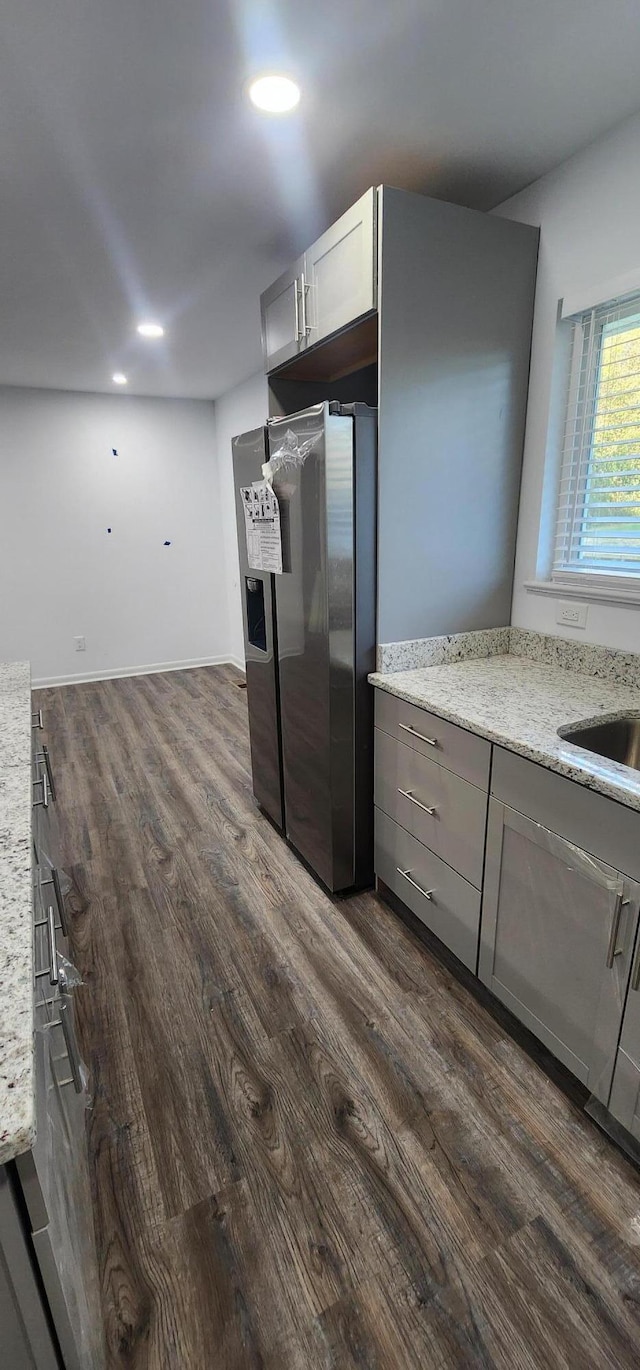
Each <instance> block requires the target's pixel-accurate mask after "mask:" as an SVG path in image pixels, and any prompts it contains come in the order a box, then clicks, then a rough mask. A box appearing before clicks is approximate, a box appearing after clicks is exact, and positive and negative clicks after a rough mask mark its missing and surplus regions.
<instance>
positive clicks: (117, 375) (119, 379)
mask: <svg viewBox="0 0 640 1370" xmlns="http://www.w3.org/2000/svg"><path fill="white" fill-rule="evenodd" d="M111 379H112V381H113V383H114V385H126V384H127V378H126V376H125V374H124V372H123V371H114V373H113V375H112V377H111Z"/></svg>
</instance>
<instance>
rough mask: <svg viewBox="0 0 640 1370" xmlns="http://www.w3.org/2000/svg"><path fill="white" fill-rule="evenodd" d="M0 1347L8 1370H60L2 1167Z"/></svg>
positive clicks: (7, 1176)
mask: <svg viewBox="0 0 640 1370" xmlns="http://www.w3.org/2000/svg"><path fill="white" fill-rule="evenodd" d="M0 1344H1V1346H2V1365H3V1367H4V1366H6V1367H7V1370H59V1360H58V1355H57V1352H56V1349H55V1347H54V1344H53V1339H52V1336H51V1332H50V1330H49V1324H48V1322H47V1316H46V1312H45V1309H44V1308H43V1305H42V1299H41V1296H40V1288H39V1285H38V1282H37V1278H36V1272H35V1270H34V1269H33V1264H32V1257H31V1251H30V1248H29V1243H28V1240H27V1237H26V1236H25V1232H24V1229H23V1225H22V1221H21V1216H20V1210H19V1207H18V1204H17V1202H16V1197H15V1193H14V1188H13V1186H12V1183H11V1180H10V1178H9V1173H8V1171H7V1168H6V1166H0Z"/></svg>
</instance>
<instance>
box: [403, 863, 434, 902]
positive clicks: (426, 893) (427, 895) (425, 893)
mask: <svg viewBox="0 0 640 1370" xmlns="http://www.w3.org/2000/svg"><path fill="white" fill-rule="evenodd" d="M396 870H397V872H398V875H401V876H402V879H403V880H406V881H408V883H409V884H410V885H413V888H414V890H417V891H418V894H421V895H422V897H423V899H433V890H423V888H422V885H418V884H416V882H415V880H412V879H411V871H410V870H408V871H402V870H400V867H399V866H396Z"/></svg>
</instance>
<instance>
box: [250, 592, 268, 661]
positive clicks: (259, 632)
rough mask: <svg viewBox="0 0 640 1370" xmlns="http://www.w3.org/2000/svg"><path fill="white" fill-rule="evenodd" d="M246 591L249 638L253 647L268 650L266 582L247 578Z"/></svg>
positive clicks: (262, 650)
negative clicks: (265, 600) (265, 602)
mask: <svg viewBox="0 0 640 1370" xmlns="http://www.w3.org/2000/svg"><path fill="white" fill-rule="evenodd" d="M244 590H245V597H246V603H247V638H248V640H249V644H250V646H251V647H258V648H259V650H260V651H261V652H266V650H267V620H266V618H265V610H264V581H263V580H258V579H257V578H256V577H255V576H245V578H244Z"/></svg>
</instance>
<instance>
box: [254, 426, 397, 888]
mask: <svg viewBox="0 0 640 1370" xmlns="http://www.w3.org/2000/svg"><path fill="white" fill-rule="evenodd" d="M376 420H377V414H376V410H375V409H371V408H369V407H368V406H367V405H364V404H351V405H348V404H339V403H337V402H333V401H331V402H324V403H322V404H317V405H314V406H313V407H312V408H310V409H305V410H303V411H302V412H301V413H299V414H291V415H288V416H287V417H285V418H281V419H271V420H269V422H268V424H267V425H266V427H264V428H258V429H255V430H254V431H253V432H250V433H243V434H241V435H240V436H239V437H237V438H234V439H233V469H234V482H235V489H236V513H237V527H238V549H239V556H240V577H241V591H242V607H243V617H244V640H245V658H246V665H247V695H248V704H249V730H250V738H251V765H252V772H253V791H254V794H255V797H256V799H257V801H258V803H259V804H260V805H261V807H262V808H263V809H264V810H265V812H266V813H267V814H268V815H269V816H270V817H271V818H272V819H273V821H274V823H276V824H277V825H278V827H279V828H281V829H282V830H283V832H284V833H285V835H286V837H287V839H288V840H289V842H290V843H291V845H292V846H293V847H294V848H295V849H296V851H297V852H298V853H299V854H300V856H301V857H302V858H303V859H304V860H305V862H307V864H308V865H309V866H310V867H311V869H312V870H313V871H314V872H315V873H316V874H317V875H318V876H319V878H320V880H322V882H323V883H324V884H325V885H326V886H327V887H328V888H329V889H330V890H334V891H338V890H346V889H350V888H361V887H363V886H366V885H368V884H370V883H372V880H373V702H372V696H373V691H372V690H371V689H370V687H369V686H368V684H367V674H368V672H369V671H371V670H373V669H374V661H375V573H376V432H377V421H376ZM263 468H264V471H263ZM265 472H266V475H267V478H268V480H269V482H270V483H271V485H272V488H273V491H274V492H275V494H276V496H277V501H278V510H279V516H280V536H281V542H282V572H281V574H274V573H272V572H271V571H265V570H260V569H256V567H255V562H256V560H257V559H258V560H259V557H258V558H257V557H256V553H255V551H254V550H252V552H251V560H250V557H249V551H248V539H247V521H246V513H245V500H246V498H247V495H246V494H243V493H242V492H243V491H244V492H246V491H247V490H248V489H249V488H250V487H251V486H253V485H254V484H255V483H259V482H261V481H262V480H263V479H264V476H265ZM251 561H252V562H253V565H252V564H251Z"/></svg>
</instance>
